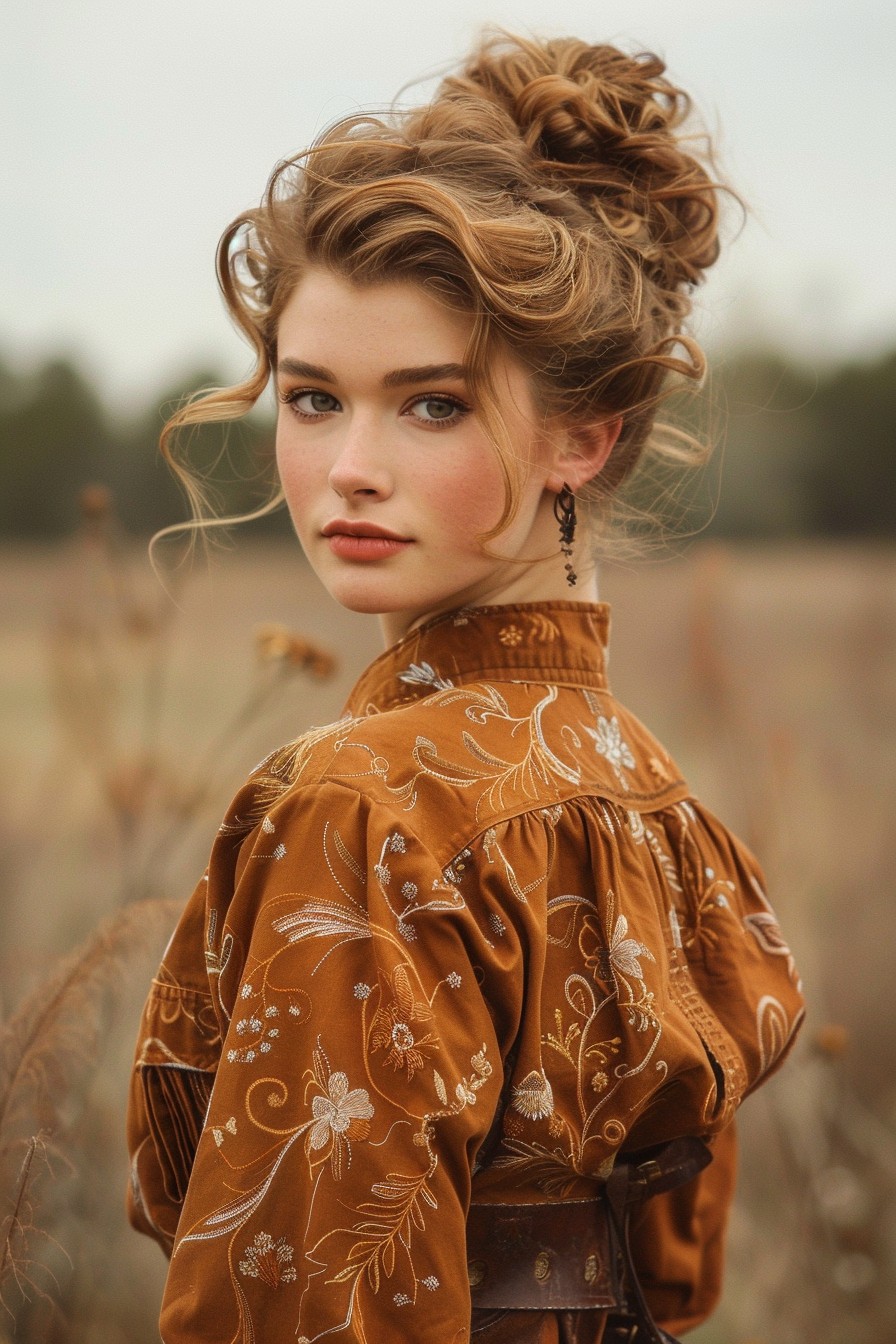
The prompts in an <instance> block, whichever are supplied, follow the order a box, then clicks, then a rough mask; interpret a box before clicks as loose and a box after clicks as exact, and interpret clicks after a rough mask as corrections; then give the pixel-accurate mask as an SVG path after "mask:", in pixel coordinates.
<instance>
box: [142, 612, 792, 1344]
mask: <svg viewBox="0 0 896 1344" xmlns="http://www.w3.org/2000/svg"><path fill="white" fill-rule="evenodd" d="M607 622H608V615H607V610H606V608H605V607H603V606H599V605H594V606H592V605H588V604H583V603H572V602H556V603H547V604H530V605H521V606H506V607H492V608H483V609H479V610H461V611H458V612H455V613H452V614H450V615H447V616H444V617H441V618H439V619H437V620H435V621H433V622H431V623H430V624H428V625H427V626H425V627H423V628H420V629H418V630H415V631H413V632H412V633H411V634H410V635H408V636H407V637H406V638H405V639H404V640H402V641H401V642H400V643H398V644H397V645H395V646H394V647H393V648H391V649H390V650H389V651H388V652H387V653H385V654H384V655H383V656H382V657H380V658H379V659H377V661H376V662H374V663H373V664H372V666H371V667H370V668H368V669H367V671H366V672H365V673H364V675H363V676H362V677H361V679H360V681H359V683H358V685H357V686H356V688H355V690H354V692H353V693H352V696H351V698H350V700H349V703H348V707H347V714H346V717H345V718H344V719H342V720H340V721H339V722H338V723H336V724H333V725H331V726H329V727H327V728H324V729H316V730H312V731H311V732H309V733H307V734H305V735H304V736H303V737H302V738H300V739H299V740H298V741H297V742H295V743H293V744H291V745H290V746H288V747H286V748H283V749H282V750H280V751H278V752H277V753H275V754H274V755H273V756H272V757H270V758H269V759H268V760H267V761H266V762H264V763H263V764H262V765H261V766H260V767H259V768H258V770H257V771H256V772H255V773H254V774H253V775H252V777H251V778H250V779H249V781H248V783H247V784H246V785H245V787H244V788H243V789H242V791H241V792H240V793H239V794H238V795H237V797H236V799H235V800H234V802H233V804H232V807H231V809H230V811H229V813H228V815H227V818H226V820H225V822H224V824H223V825H222V827H221V829H220V833H219V835H218V838H217V840H216V843H215V846H214V849H213V852H212V857H211V861H210V864H209V868H208V871H207V873H206V874H205V876H204V877H203V879H202V881H201V882H200V884H199V886H198V887H197V890H196V892H195V893H194V895H193V897H192V899H191V900H190V902H189V903H188V905H187V907H186V909H185V912H184V915H183V918H182V920H181V922H180V924H179V926H178V929H177V931H176V932H175V934H174V936H173V938H172V941H171V943H170V945H169V947H168V950H167V952H166V954H165V958H164V960H163V962H162V965H161V967H160V969H159V972H158V975H157V977H156V979H155V981H154V983H153V986H152V989H151V993H150V996H149V1000H148V1002H147V1005H146V1009H145V1012H144V1016H143V1022H142V1025H141V1029H140V1037H139V1042H138V1049H137V1059H136V1066H135V1071H134V1075H133V1085H132V1090H131V1099H130V1111H129V1120H128V1137H129V1143H130V1150H131V1154H132V1180H131V1186H130V1195H129V1202H130V1215H131V1219H132V1221H133V1223H134V1225H135V1226H136V1227H138V1228H140V1229H141V1230H142V1231H145V1232H148V1233H149V1234H151V1235H152V1236H154V1237H155V1238H156V1239H157V1240H158V1241H159V1242H160V1243H161V1244H162V1246H163V1247H164V1248H165V1249H166V1251H167V1252H168V1253H169V1254H170V1255H171V1265H170V1271H169V1276H168V1281H167V1287H166V1291H165V1297H164V1303H163V1308H162V1319H161V1332H162V1337H163V1339H164V1340H165V1341H167V1342H168V1344H175V1342H177V1344H181V1342H183V1344H186V1341H197V1340H202V1341H204V1342H208V1344H212V1342H213V1341H215V1342H217V1341H221V1344H224V1342H225V1341H227V1342H228V1344H229V1342H230V1341H240V1344H248V1342H249V1341H256V1342H260V1341H265V1342H267V1341H275V1342H278V1344H279V1341H281V1340H282V1341H284V1342H285V1341H294V1340H295V1341H299V1344H304V1342H305V1341H320V1340H323V1339H326V1340H327V1341H331V1342H332V1344H346V1342H347V1341H364V1340H366V1341H370V1344H389V1341H406V1340H413V1341H415V1344H428V1342H430V1341H431V1344H446V1342H451V1341H457V1342H459V1341H464V1340H467V1339H469V1338H470V1328H471V1294H470V1284H469V1279H468V1272H467V1263H466V1256H465V1220H466V1218H467V1212H468V1207H469V1204H470V1201H471V1198H472V1197H475V1199H476V1200H477V1201H485V1202H488V1201H506V1202H515V1203H519V1202H527V1201H545V1200H557V1199H560V1198H569V1197H572V1196H582V1195H589V1194H592V1193H593V1191H594V1189H595V1183H596V1182H599V1181H600V1180H601V1179H602V1178H603V1177H605V1176H606V1175H607V1173H608V1171H609V1170H610V1168H611V1167H612V1164H613V1160H614V1158H615V1157H616V1156H617V1154H618V1153H619V1152H620V1150H632V1149H637V1148H640V1147H643V1146H647V1145H651V1144H654V1143H658V1142H663V1141H665V1140H668V1139H671V1138H674V1137H676V1136H680V1135H685V1134H695V1135H701V1136H707V1137H713V1136H720V1137H717V1138H716V1150H717V1153H716V1160H715V1162H714V1163H713V1164H712V1165H711V1166H710V1167H709V1168H708V1169H707V1171H706V1172H705V1173H704V1174H703V1175H702V1176H701V1177H700V1178H699V1179H698V1180H697V1181H696V1182H694V1183H693V1185H692V1186H691V1187H687V1188H685V1189H684V1190H683V1191H681V1192H678V1193H676V1194H673V1195H669V1196H661V1197H659V1198H657V1199H656V1200H655V1201H653V1202H652V1203H651V1205H649V1206H648V1209H647V1212H646V1213H645V1215H644V1217H643V1220H642V1224H641V1226H640V1228H639V1230H638V1232H637V1234H636V1249H635V1253H636V1257H637V1258H638V1260H639V1262H640V1265H641V1271H642V1275H643V1280H644V1282H645V1284H646V1285H647V1287H648V1291H649V1295H650V1298H651V1301H652V1304H653V1306H654V1309H655V1311H656V1313H657V1314H658V1316H659V1319H660V1320H661V1321H663V1322H664V1323H665V1324H666V1326H667V1328H670V1329H673V1330H680V1329H683V1328H686V1327H687V1326H689V1325H693V1324H696V1323H697V1322H698V1321H699V1320H701V1319H702V1318H703V1317H704V1316H705V1315H706V1314H707V1312H708V1311H709V1310H710V1309H711V1307H712V1305H713V1303H714V1300H715V1297H716V1295H717V1292H718V1287H719V1279H720V1272H721V1253H722V1234H723V1230H724V1224H725V1217H726V1213H727V1208H728V1204H729V1201H730V1197H731V1187H732V1177H733V1152H734V1150H733V1144H732V1142H731V1133H732V1131H731V1129H730V1124H731V1119H732V1116H733V1114H734V1111H735V1109H736V1107H737V1106H738V1105H739V1103H740V1102H741V1101H742V1099H743V1097H744V1096H745V1094H746V1093H747V1092H748V1091H749V1090H750V1089H751V1088H753V1087H755V1086H756V1084H757V1083H758V1082H759V1081H760V1080H761V1079H762V1078H763V1077H765V1076H766V1075H767V1074H768V1073H769V1071H770V1070H771V1069H772V1068H774V1067H775V1065H776V1064H777V1063H778V1062H779V1061H780V1059H781V1058H782V1056H783V1054H784V1052H785V1051H786V1049H787V1047H788V1045H789V1043H790V1041H791V1040H792V1038H793V1035H794V1032H795V1030H796V1027H797V1025H798V1023H799V1021H800V1017H801V1013H802V1000H801V996H800V990H799V982H798V978H797V974H796V971H795V968H794V965H793V961H792V958H791V956H790V953H789V952H788V949H787V947H786V946H785V944H784V942H783V940H782V938H781V935H780V932H779V930H778V926H777V924H776V922H775V917H774V915H773V913H772V910H771V908H770V906H769V904H768V902H767V900H766V897H765V894H764V890H763V882H762V877H761V875H760V872H759V869H758V867H757V865H756V862H755V860H754V859H753V858H752V857H751V855H750V854H749V853H748V852H747V851H746V850H745V849H744V848H743V846H742V845H740V844H739V843H738V841H737V840H736V839H734V837H733V836H732V835H731V834H730V833H729V832H728V831H727V830H726V829H725V828H724V827H723V826H722V825H721V824H720V823H719V822H718V821H717V820H716V819H715V818H714V817H713V816H712V815H710V814H709V813H708V812H707V811H706V810H705V809H704V808H703V807H701V806H700V804H699V803H698V802H696V801H695V800H694V798H693V797H692V796H691V795H690V793H689V790H688V787H687V785H686V784H685V782H684V781H683V780H682V778H681V777H680V775H679V772H678V770H677V769H676V767H675V765H674V764H673V762H672V761H671V760H670V758H669V757H668V755H667V754H666V752H665V751H664V750H663V748H662V747H661V746H660V745H659V744H658V743H657V742H656V741H655V740H654V739H653V738H652V737H651V736H650V735H649V734H648V732H647V731H646V730H645V729H644V727H643V726H642V725H641V724H640V723H639V722H638V721H637V720H636V719H635V718H634V717H633V716H632V715H631V714H629V713H628V712H627V711H626V710H625V709H623V708H622V706H620V705H619V704H618V703H617V702H616V700H614V698H613V696H612V695H611V693H610V691H609V689H608V687H607V683H606V679H605V674H604V666H603V649H604V645H605V642H606V635H607ZM511 1051H512V1052H513V1053H512V1055H511V1057H512V1059H513V1061H514V1062H513V1072H512V1078H511V1079H510V1087H509V1090H507V1091H505V1092H504V1095H505V1098H506V1099H507V1100H506V1105H505V1109H504V1114H503V1128H502V1131H501V1142H500V1146H499V1147H498V1148H497V1149H496V1151H495V1152H494V1155H493V1156H492V1159H491V1161H490V1162H489V1163H488V1165H487V1166H486V1167H485V1168H484V1169H478V1168H477V1165H476V1156H477V1150H478V1149H479V1147H480V1145H481V1144H482V1142H483V1139H484V1138H485V1136H486V1135H487V1133H488V1131H489V1129H490V1126H491V1124H492V1119H493V1116H494V1114H495V1111H496V1108H497V1107H498V1103H499V1098H500V1097H501V1094H502V1088H503V1087H504V1063H503V1062H504V1061H505V1060H506V1058H507V1057H508V1055H509V1054H511ZM587 1315H588V1314H587V1313H581V1316H582V1319H581V1320H579V1321H578V1324H576V1322H574V1321H573V1322H572V1323H570V1321H569V1319H567V1321H566V1325H565V1326H564V1330H565V1331H566V1333H565V1334H564V1330H561V1329H560V1327H559V1326H557V1328H556V1329H555V1328H554V1326H553V1325H552V1323H551V1321H549V1320H548V1319H547V1318H545V1319H544V1320H543V1321H541V1322H540V1324H539V1326H538V1329H537V1331H536V1333H535V1334H534V1335H533V1338H535V1337H537V1338H540V1339H544V1340H550V1339H557V1338H562V1337H570V1338H571V1337H573V1336H574V1337H575V1338H576V1340H585V1339H587V1338H588V1331H589V1330H591V1326H589V1325H588V1324H587V1322H585V1317H586V1316H587ZM595 1319H596V1318H595ZM583 1322H585V1323H583ZM509 1324H510V1325H511V1327H512V1321H511V1322H509ZM532 1327H533V1322H532V1320H531V1314H529V1316H527V1329H528V1330H529V1331H530V1333H531V1330H532ZM597 1332H598V1326H597V1324H595V1325H594V1330H593V1333H592V1337H594V1338H596V1337H597ZM478 1337H479V1336H478V1335H477V1336H475V1337H474V1338H478ZM485 1337H486V1336H485V1335H483V1338H485ZM488 1337H489V1338H491V1336H488ZM502 1337H504V1336H502ZM506 1337H507V1338H514V1337H515V1336H514V1333H513V1330H512V1328H511V1330H510V1334H508V1335H507V1336H506ZM527 1338H528V1335H527Z"/></svg>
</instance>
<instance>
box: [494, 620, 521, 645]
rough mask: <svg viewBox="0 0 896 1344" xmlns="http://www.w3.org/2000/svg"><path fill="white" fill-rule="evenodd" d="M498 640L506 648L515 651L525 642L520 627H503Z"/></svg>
mask: <svg viewBox="0 0 896 1344" xmlns="http://www.w3.org/2000/svg"><path fill="white" fill-rule="evenodd" d="M498 638H499V639H500V641H501V643H502V644H503V645H504V646H505V648H508V649H515V648H516V647H517V645H518V644H522V642H523V632H522V630H521V629H520V628H519V626H518V625H503V626H502V627H501V629H500V630H499V631H498Z"/></svg>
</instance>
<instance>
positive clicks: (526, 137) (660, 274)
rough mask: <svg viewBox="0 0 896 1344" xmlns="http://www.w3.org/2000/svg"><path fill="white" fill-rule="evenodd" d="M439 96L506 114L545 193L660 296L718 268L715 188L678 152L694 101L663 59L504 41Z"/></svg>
mask: <svg viewBox="0 0 896 1344" xmlns="http://www.w3.org/2000/svg"><path fill="white" fill-rule="evenodd" d="M443 90H444V93H445V95H447V96H448V97H453V96H455V97H456V96H458V95H466V96H478V97H479V98H480V99H485V100H487V101H488V102H489V103H491V104H493V105H497V106H498V107H500V108H501V109H502V110H503V111H504V112H505V113H506V115H507V116H508V117H509V118H510V119H511V120H512V121H513V123H514V124H515V126H516V128H517V132H518V134H519V135H520V137H521V139H522V140H523V142H524V145H525V146H526V148H527V150H528V152H529V154H530V156H531V160H532V165H533V168H534V169H535V170H536V171H537V173H538V174H539V175H540V176H541V178H542V179H543V181H544V182H545V185H546V186H551V187H553V188H557V187H560V188H562V189H566V190H568V191H570V192H572V193H574V194H575V196H576V197H577V198H578V200H579V201H580V202H581V204H582V205H583V206H584V207H585V208H586V209H587V210H588V211H589V212H590V213H591V214H592V215H593V216H596V217H597V218H598V219H599V220H600V221H601V222H602V223H603V224H604V225H605V226H606V227H607V228H608V229H609V230H610V232H611V233H612V234H613V235H615V236H616V238H617V239H618V240H619V241H620V243H622V244H624V245H625V246H626V247H628V248H631V249H634V250H635V251H636V252H637V254H638V261H639V264H640V265H641V266H642V267H643V268H644V270H645V272H646V273H647V274H649V275H650V276H651V278H653V279H654V280H655V281H657V282H658V283H659V284H660V285H661V286H662V287H663V288H665V289H668V290H673V289H676V288H678V287H680V286H681V285H683V284H687V285H692V284H694V283H696V282H697V281H698V280H699V279H700V278H701V275H702V272H703V270H704V269H705V268H706V267H707V266H709V265H711V264H712V262H714V261H715V259H716V257H717V256H718V250H719V248H718V239H717V216H718V209H717V202H716V190H717V188H716V185H715V183H714V182H713V181H712V180H711V178H710V177H709V176H708V174H707V172H706V170H705V169H704V167H703V165H702V164H701V163H700V162H699V160H698V159H697V158H696V157H695V156H694V154H693V153H691V152H688V151H685V150H684V149H683V148H682V147H681V144H680V142H679V137H678V135H677V131H678V128H679V127H680V126H681V124H682V122H684V121H685V119H686V118H687V116H688V114H689V113H690V110H691V103H690V99H689V98H688V96H687V94H686V93H684V92H683V91H682V90H681V89H679V88H677V87H676V86H675V85H674V84H672V83H671V82H670V81H669V80H668V79H666V78H665V65H664V64H663V62H662V61H661V60H660V58H659V57H658V56H654V55H652V54H650V53H642V54H641V55H637V56H629V55H627V54H626V53H624V52H622V51H619V50H618V49H617V48H615V47H611V46H589V45H588V44H587V43H585V42H581V41H579V40H577V39H574V38H565V39H557V40H554V41H548V42H545V43H543V44H540V43H536V42H528V41H525V40H524V39H519V38H510V37H508V36H505V35H503V34H496V35H494V36H490V37H488V38H487V39H486V40H485V41H484V43H483V44H482V46H481V47H480V49H479V50H478V51H477V52H476V53H475V54H474V56H473V58H472V60H471V61H470V62H469V64H468V65H467V67H466V69H465V70H464V71H463V73H462V74H461V75H459V76H456V77H453V78H449V79H448V80H446V81H445V84H444V85H443Z"/></svg>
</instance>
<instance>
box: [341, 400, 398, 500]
mask: <svg viewBox="0 0 896 1344" xmlns="http://www.w3.org/2000/svg"><path fill="white" fill-rule="evenodd" d="M383 434H384V430H383V427H382V426H379V425H377V424H376V422H375V418H374V417H373V416H364V415H353V416H352V417H351V418H350V419H348V423H347V424H346V426H345V430H344V432H343V437H342V442H341V444H340V448H339V453H338V455H337V457H336V459H335V461H334V462H333V465H332V467H331V468H330V474H329V478H328V479H329V484H330V487H331V489H333V490H334V491H335V492H336V494H337V495H339V496H340V498H342V499H349V498H351V497H352V496H358V495H368V496H371V497H373V498H387V497H388V496H389V495H391V493H392V474H391V471H390V470H389V467H388V464H387V460H386V458H387V453H386V445H385V443H384V442H383Z"/></svg>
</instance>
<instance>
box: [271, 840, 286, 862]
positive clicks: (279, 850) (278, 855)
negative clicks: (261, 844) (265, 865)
mask: <svg viewBox="0 0 896 1344" xmlns="http://www.w3.org/2000/svg"><path fill="white" fill-rule="evenodd" d="M271 857H272V858H275V859H278V860H279V859H285V858H286V846H285V845H284V844H279V845H277V847H276V848H275V850H274V853H273V855H272V856H271Z"/></svg>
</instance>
